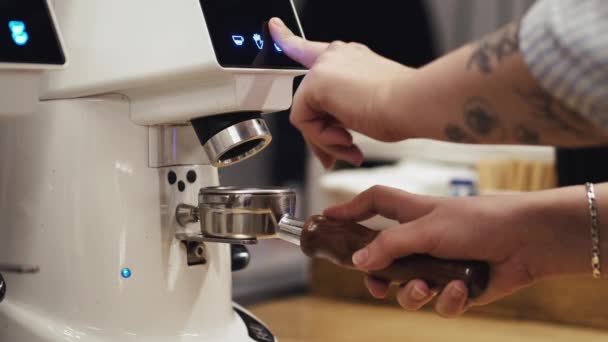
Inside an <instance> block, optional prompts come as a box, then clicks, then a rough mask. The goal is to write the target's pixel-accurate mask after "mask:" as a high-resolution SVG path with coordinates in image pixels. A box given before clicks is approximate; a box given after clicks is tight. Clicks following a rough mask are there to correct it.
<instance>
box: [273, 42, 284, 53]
mask: <svg viewBox="0 0 608 342" xmlns="http://www.w3.org/2000/svg"><path fill="white" fill-rule="evenodd" d="M274 49H275V50H276V51H277V52H279V53H281V52H283V49H281V47H280V46H278V45H277V43H274Z"/></svg>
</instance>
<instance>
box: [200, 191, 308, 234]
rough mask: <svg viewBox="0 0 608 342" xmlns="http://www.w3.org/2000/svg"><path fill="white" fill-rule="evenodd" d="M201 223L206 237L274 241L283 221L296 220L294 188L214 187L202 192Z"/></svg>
mask: <svg viewBox="0 0 608 342" xmlns="http://www.w3.org/2000/svg"><path fill="white" fill-rule="evenodd" d="M198 208H199V220H200V225H201V232H202V234H203V235H204V236H209V237H217V238H222V239H233V240H247V239H265V238H272V237H275V236H276V235H277V234H278V229H279V222H281V220H282V219H283V218H285V217H294V215H295V211H296V193H295V191H293V190H291V189H285V188H272V187H266V188H265V187H257V188H238V187H211V188H203V189H201V190H200V192H199V204H198Z"/></svg>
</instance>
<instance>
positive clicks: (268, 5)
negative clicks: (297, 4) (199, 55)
mask: <svg viewBox="0 0 608 342" xmlns="http://www.w3.org/2000/svg"><path fill="white" fill-rule="evenodd" d="M200 3H201V7H202V9H203V14H204V16H205V21H206V23H207V27H208V29H209V34H210V35H211V42H212V43H213V47H214V50H215V55H216V57H217V60H218V62H219V64H220V65H221V66H222V67H224V68H254V69H303V67H302V66H301V65H300V64H298V63H296V62H294V61H292V60H291V59H289V57H287V56H286V55H285V54H284V53H283V50H282V49H281V47H280V46H278V45H277V44H276V43H275V42H273V40H272V38H271V36H270V32H269V31H268V21H269V20H270V19H271V18H272V17H279V18H281V19H282V20H283V21H284V22H285V24H286V25H287V26H288V27H289V28H290V29H291V30H292V31H293V32H294V33H295V34H297V35H299V36H302V35H303V34H302V30H301V29H300V25H299V23H298V19H297V15H296V12H295V8H294V6H293V3H292V1H291V0H263V1H252V0H200Z"/></svg>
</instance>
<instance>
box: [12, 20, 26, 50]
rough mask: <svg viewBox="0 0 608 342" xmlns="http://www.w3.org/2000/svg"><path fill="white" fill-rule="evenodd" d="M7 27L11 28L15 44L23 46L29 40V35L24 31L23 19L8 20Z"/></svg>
mask: <svg viewBox="0 0 608 342" xmlns="http://www.w3.org/2000/svg"><path fill="white" fill-rule="evenodd" d="M8 28H9V29H10V30H11V35H12V37H13V42H15V44H17V45H19V46H23V45H25V44H27V42H28V41H29V40H30V35H29V34H28V33H27V31H26V26H25V23H24V22H23V21H20V20H11V21H9V22H8Z"/></svg>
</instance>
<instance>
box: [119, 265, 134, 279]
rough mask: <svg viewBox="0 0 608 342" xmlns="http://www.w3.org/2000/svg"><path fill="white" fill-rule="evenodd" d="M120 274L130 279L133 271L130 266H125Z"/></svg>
mask: <svg viewBox="0 0 608 342" xmlns="http://www.w3.org/2000/svg"><path fill="white" fill-rule="evenodd" d="M120 275H121V276H122V277H123V278H125V279H129V278H131V276H132V275H133V273H132V272H131V269H130V268H127V267H125V268H123V269H122V270H120Z"/></svg>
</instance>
